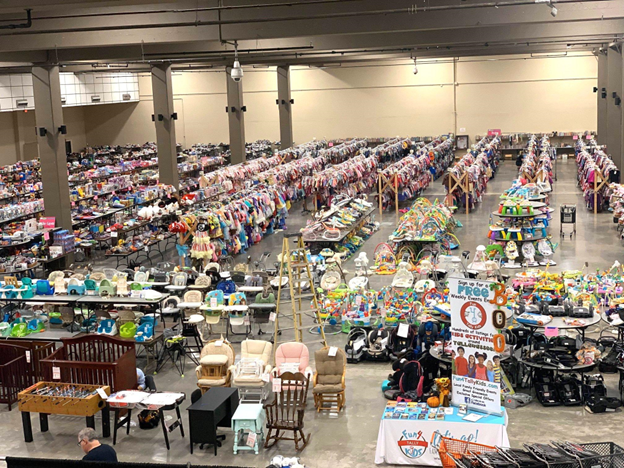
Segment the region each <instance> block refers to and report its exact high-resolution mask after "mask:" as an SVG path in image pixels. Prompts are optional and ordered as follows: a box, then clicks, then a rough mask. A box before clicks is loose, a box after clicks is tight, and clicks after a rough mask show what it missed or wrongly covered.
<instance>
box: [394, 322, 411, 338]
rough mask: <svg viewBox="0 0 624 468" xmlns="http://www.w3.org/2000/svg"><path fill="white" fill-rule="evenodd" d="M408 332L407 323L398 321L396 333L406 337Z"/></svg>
mask: <svg viewBox="0 0 624 468" xmlns="http://www.w3.org/2000/svg"><path fill="white" fill-rule="evenodd" d="M408 333H409V325H408V324H407V323H399V330H398V331H397V335H398V336H400V337H401V338H407V335H408Z"/></svg>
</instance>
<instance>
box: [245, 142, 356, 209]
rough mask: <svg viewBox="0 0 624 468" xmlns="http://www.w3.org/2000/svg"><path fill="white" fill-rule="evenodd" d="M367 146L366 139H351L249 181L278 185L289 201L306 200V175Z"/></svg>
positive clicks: (350, 156)
mask: <svg viewBox="0 0 624 468" xmlns="http://www.w3.org/2000/svg"><path fill="white" fill-rule="evenodd" d="M365 147H366V140H351V141H347V142H344V143H342V144H340V145H336V146H333V147H331V148H325V149H322V150H320V151H318V152H316V153H315V154H316V156H314V157H312V155H311V154H310V156H309V157H301V158H300V159H297V160H293V161H291V162H289V163H285V164H282V165H279V166H276V167H273V168H271V169H269V170H267V171H264V172H261V173H259V174H256V175H254V177H253V179H252V180H251V181H249V182H248V183H250V184H251V183H257V182H264V183H266V184H268V185H274V186H277V187H278V189H279V190H280V191H281V193H282V195H283V196H284V198H285V199H286V200H287V201H290V202H293V201H296V200H301V199H303V200H306V201H307V197H308V196H309V195H310V193H306V190H305V189H304V186H303V179H304V177H311V176H312V175H313V174H314V173H317V172H320V171H322V170H323V169H324V168H325V167H326V166H327V165H328V164H336V163H338V162H343V161H345V160H347V159H349V158H352V157H353V156H355V155H356V154H357V153H358V151H359V150H361V149H362V148H365Z"/></svg>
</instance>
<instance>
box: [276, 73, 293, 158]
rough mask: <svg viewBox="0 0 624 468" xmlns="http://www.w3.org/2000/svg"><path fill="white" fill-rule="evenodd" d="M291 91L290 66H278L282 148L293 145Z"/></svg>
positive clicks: (278, 100) (278, 101)
mask: <svg viewBox="0 0 624 468" xmlns="http://www.w3.org/2000/svg"><path fill="white" fill-rule="evenodd" d="M291 100H292V98H291V93H290V67H289V66H288V65H286V66H283V67H277V104H278V106H279V122H280V144H281V149H286V148H290V147H291V146H292V145H293V125H292V104H293V103H292V102H291Z"/></svg>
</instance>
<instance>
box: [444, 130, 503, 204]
mask: <svg viewBox="0 0 624 468" xmlns="http://www.w3.org/2000/svg"><path fill="white" fill-rule="evenodd" d="M499 145H500V138H499V137H498V136H495V137H485V138H483V139H481V140H480V141H479V142H478V143H477V144H476V145H475V146H474V148H473V149H471V150H470V151H468V153H466V154H465V155H464V156H462V158H461V159H460V160H459V161H457V162H456V163H455V164H454V165H453V166H452V167H451V168H449V170H448V172H447V173H446V174H445V175H444V179H443V184H444V187H445V188H446V190H447V195H446V198H445V204H446V206H456V207H457V208H465V209H466V214H468V213H469V212H470V210H471V209H473V208H474V207H475V206H476V204H477V203H479V202H481V198H482V195H483V192H485V190H486V187H487V183H488V182H489V181H490V179H492V178H493V177H494V174H495V173H496V170H497V169H498V164H499V162H500V153H499V152H498V147H499Z"/></svg>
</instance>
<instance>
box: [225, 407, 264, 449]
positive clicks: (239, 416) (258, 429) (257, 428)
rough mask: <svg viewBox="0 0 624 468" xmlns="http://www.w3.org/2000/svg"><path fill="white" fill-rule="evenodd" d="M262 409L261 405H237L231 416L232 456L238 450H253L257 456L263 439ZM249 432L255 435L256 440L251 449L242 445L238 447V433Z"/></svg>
mask: <svg viewBox="0 0 624 468" xmlns="http://www.w3.org/2000/svg"><path fill="white" fill-rule="evenodd" d="M264 418H265V416H264V408H263V406H262V404H251V403H246V404H243V405H239V406H238V408H237V409H236V412H235V413H234V416H232V430H233V431H234V455H236V454H237V452H238V451H239V450H253V451H254V452H255V453H256V455H258V447H260V445H261V443H262V441H263V439H264V431H263V427H264ZM245 430H247V431H249V432H253V433H254V434H256V440H255V442H254V444H253V447H250V446H248V445H242V446H240V447H239V445H238V440H239V438H240V434H239V432H240V431H245Z"/></svg>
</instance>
